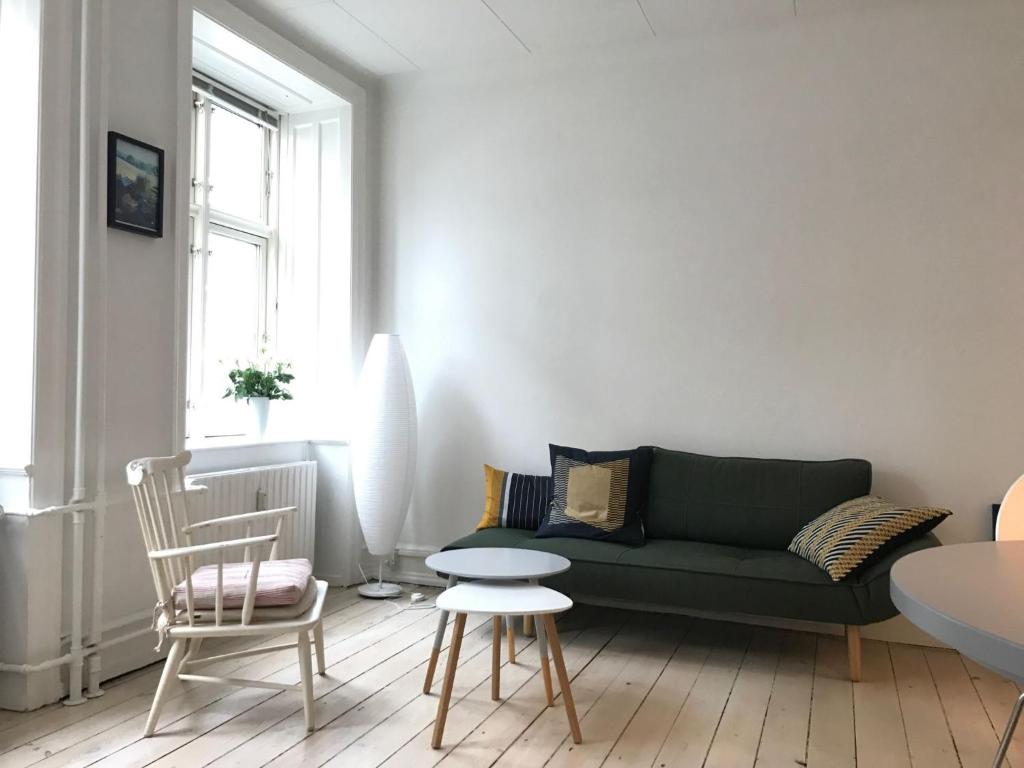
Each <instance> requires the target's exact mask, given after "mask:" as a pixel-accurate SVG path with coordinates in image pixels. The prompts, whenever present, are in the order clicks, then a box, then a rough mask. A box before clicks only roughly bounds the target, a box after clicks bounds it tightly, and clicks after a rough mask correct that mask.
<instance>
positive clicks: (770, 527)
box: [645, 448, 871, 550]
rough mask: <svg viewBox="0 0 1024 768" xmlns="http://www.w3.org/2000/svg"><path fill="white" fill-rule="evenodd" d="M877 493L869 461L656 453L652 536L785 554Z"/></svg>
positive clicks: (649, 533) (648, 517) (648, 519)
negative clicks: (843, 508)
mask: <svg viewBox="0 0 1024 768" xmlns="http://www.w3.org/2000/svg"><path fill="white" fill-rule="evenodd" d="M870 490H871V464H870V463H869V462H867V461H864V460H863V459H840V460H837V461H790V460H786V459H745V458H723V457H718V456H703V455H701V454H697V453H686V452H683V451H670V450H666V449H664V448H655V449H654V457H653V461H652V464H651V474H650V498H649V503H648V506H647V515H646V518H645V529H646V534H647V537H648V538H650V539H689V540H693V541H704V542H711V543H716V544H727V545H734V546H740V547H753V548H757V549H781V550H784V549H786V547H787V546H788V545H789V542H790V541H791V540H792V538H793V536H794V535H796V533H797V531H799V530H800V529H801V528H802V527H803V526H804V524H806V523H807V522H809V521H811V520H813V519H814V518H816V517H818V515H820V514H822V513H823V512H826V511H827V510H829V509H831V508H832V507H834V506H836V505H837V504H839V503H841V502H844V501H846V500H848V499H852V498H855V497H857V496H864V495H865V494H867V493H869V492H870Z"/></svg>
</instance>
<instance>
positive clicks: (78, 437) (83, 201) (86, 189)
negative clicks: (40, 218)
mask: <svg viewBox="0 0 1024 768" xmlns="http://www.w3.org/2000/svg"><path fill="white" fill-rule="evenodd" d="M91 10H92V0H82V4H81V14H82V16H81V19H80V22H79V27H80V29H79V33H80V35H81V43H80V47H79V61H78V307H77V315H78V320H77V327H76V328H75V334H76V343H75V459H74V462H75V468H74V488H73V490H72V492H71V503H75V502H79V501H84V500H85V494H86V487H85V317H86V313H85V299H86V296H85V294H86V280H85V266H86V250H87V249H88V244H89V232H90V231H91V230H92V225H93V223H94V222H93V221H92V219H91V217H90V215H89V210H90V204H91V201H92V194H91V190H90V180H91V179H92V172H91V171H92V169H91V167H90V162H91V159H92V152H91V151H90V149H91V142H90V140H89V133H90V127H91V126H90V123H89V116H90V115H89V98H88V94H89V74H90V73H89V60H90V47H91V46H90V38H89V19H90V17H91V16H92V12H91Z"/></svg>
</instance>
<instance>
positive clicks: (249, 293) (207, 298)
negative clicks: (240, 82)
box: [186, 77, 278, 439]
mask: <svg viewBox="0 0 1024 768" xmlns="http://www.w3.org/2000/svg"><path fill="white" fill-rule="evenodd" d="M194 96H195V98H194V99H193V108H192V199H191V203H192V204H191V209H190V213H191V220H190V225H191V232H192V239H191V261H190V286H191V290H190V317H189V381H188V389H189V392H188V418H187V427H186V428H187V435H188V437H189V438H190V439H195V438H207V437H224V436H232V435H242V434H244V433H245V431H246V426H247V421H246V418H247V415H246V412H245V410H244V408H243V407H242V405H240V404H237V403H234V402H233V401H232V400H230V399H227V400H225V399H223V395H224V392H225V390H226V389H227V385H228V380H227V372H228V371H229V370H230V369H231V368H233V367H235V364H236V361H237V362H240V363H242V364H243V365H244V364H245V363H247V362H248V361H250V360H256V359H257V358H259V357H261V356H263V355H268V354H269V355H274V354H276V352H277V350H276V349H275V342H276V338H275V337H276V325H277V308H278V295H277V271H278V258H277V256H278V233H277V218H278V217H277V211H276V204H277V197H278V196H277V178H278V173H277V168H278V135H277V129H276V123H277V118H276V116H275V115H273V114H272V113H271V112H270V111H269V110H266V109H265V108H263V107H259V106H256V105H255V104H252V103H249V101H248V100H246V99H244V98H241V97H239V96H238V95H236V94H233V93H231V92H229V91H227V90H226V89H224V88H222V87H220V86H217V85H215V84H212V83H209V82H207V81H205V80H203V79H200V78H198V77H197V78H196V79H195V91H194Z"/></svg>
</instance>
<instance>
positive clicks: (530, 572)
mask: <svg viewBox="0 0 1024 768" xmlns="http://www.w3.org/2000/svg"><path fill="white" fill-rule="evenodd" d="M426 563H427V567H428V568H430V569H431V570H432V571H436V572H437V573H446V574H448V587H449V588H451V587H454V586H455V585H456V584H458V582H459V580H460V579H491V580H494V581H528V582H530V583H531V584H536V583H537V582H538V581H539V580H540V579H543V578H546V577H548V576H554V575H556V574H559V573H564V572H565V571H567V570H569V568H570V566H571V565H572V563H570V562H569V561H568V560H567V559H566V558H564V557H562V556H561V555H554V554H551V553H550V552H538V551H537V550H534V549H516V548H515V547H477V548H471V549H450V550H448V551H447V552H438V553H436V554H433V555H431V556H430V557H428V558H427V560H426ZM438 607H439V608H440V607H441V606H440V603H438ZM522 615H524V616H525V617H526V618H525V619H524V621H523V630H524V632H525V633H526V634H530V622H532V614H522ZM505 624H506V631H507V634H508V658H509V661H510V662H512V663H513V664H514V663H515V661H516V646H515V632H514V629H513V624H512V618H511V615H510V616H508V617H507V618H506V619H505ZM447 626H448V611H446V610H444V609H443V608H441V615H440V616H439V617H438V620H437V632H436V633H435V634H434V647H433V649H432V650H431V652H430V662H429V663H428V664H427V676H426V679H425V680H424V681H423V692H424V693H430V687H431V686H432V685H433V683H434V670H435V669H436V668H437V659H438V656H439V655H440V653H441V644H442V643H443V642H444V630H445V627H447ZM537 647H538V649H539V650H540V652H541V672H542V674H543V677H544V690H545V691H546V692H547V696H548V704H551V703H552V701H553V700H554V695H553V692H552V689H551V669H550V668H549V666H548V655H547V642H546V640H545V637H544V627H543V626H542V625H538V627H537Z"/></svg>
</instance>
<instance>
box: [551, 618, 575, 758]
mask: <svg viewBox="0 0 1024 768" xmlns="http://www.w3.org/2000/svg"><path fill="white" fill-rule="evenodd" d="M544 628H545V629H546V630H547V636H548V642H549V643H551V655H552V657H554V660H555V672H556V673H558V687H559V688H561V689H562V701H564V702H565V716H566V717H567V718H568V719H569V730H571V731H572V740H573V742H575V743H576V744H580V743H582V741H583V734H582V733H581V732H580V721H579V720H578V719H576V703H575V702H574V701H573V700H572V688H570V687H569V675H568V673H566V671H565V659H563V658H562V644H561V643H560V642H559V641H558V630H557V629H556V628H555V617H554V616H552V615H551V614H550V613H546V614H544Z"/></svg>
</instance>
